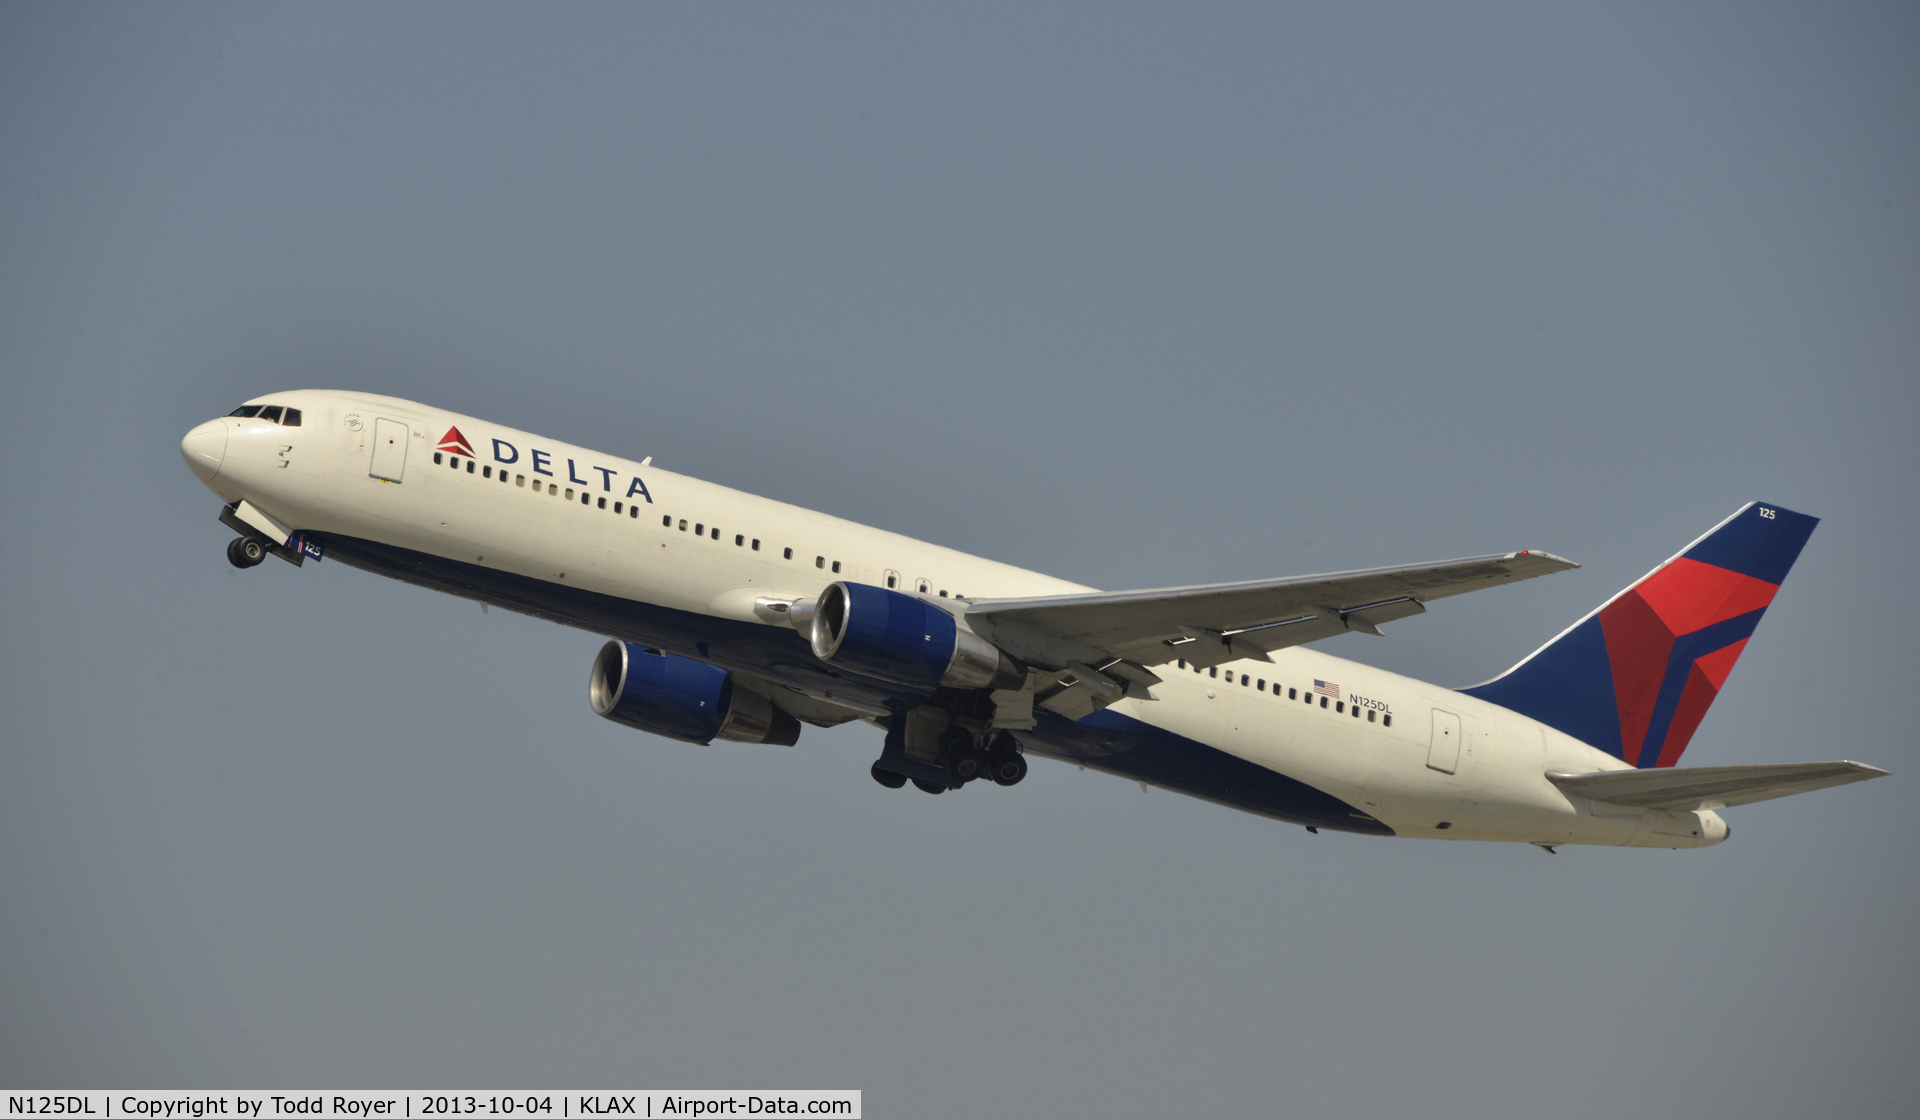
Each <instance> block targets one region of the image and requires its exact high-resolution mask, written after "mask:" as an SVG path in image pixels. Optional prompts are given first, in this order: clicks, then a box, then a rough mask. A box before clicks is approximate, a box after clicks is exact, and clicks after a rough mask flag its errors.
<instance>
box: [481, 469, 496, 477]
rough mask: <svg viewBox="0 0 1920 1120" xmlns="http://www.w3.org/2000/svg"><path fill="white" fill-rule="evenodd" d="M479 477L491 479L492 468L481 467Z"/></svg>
mask: <svg viewBox="0 0 1920 1120" xmlns="http://www.w3.org/2000/svg"><path fill="white" fill-rule="evenodd" d="M480 477H481V478H492V477H493V468H492V467H481V468H480Z"/></svg>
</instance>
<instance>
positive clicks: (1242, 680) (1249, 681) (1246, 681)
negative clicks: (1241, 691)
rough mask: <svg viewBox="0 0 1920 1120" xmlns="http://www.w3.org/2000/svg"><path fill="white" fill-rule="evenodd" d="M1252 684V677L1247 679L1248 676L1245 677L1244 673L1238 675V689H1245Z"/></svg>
mask: <svg viewBox="0 0 1920 1120" xmlns="http://www.w3.org/2000/svg"><path fill="white" fill-rule="evenodd" d="M1252 683H1253V678H1252V677H1249V676H1247V675H1246V674H1245V673H1242V674H1240V687H1241V688H1245V687H1247V686H1248V685H1250V684H1252Z"/></svg>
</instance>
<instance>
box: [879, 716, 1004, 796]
mask: <svg viewBox="0 0 1920 1120" xmlns="http://www.w3.org/2000/svg"><path fill="white" fill-rule="evenodd" d="M893 739H894V735H892V734H891V733H890V734H889V736H888V740H889V742H888V749H887V750H886V751H885V752H883V753H882V754H881V756H880V760H879V761H877V762H875V763H874V764H873V769H872V771H871V773H872V775H873V780H874V781H876V782H879V783H880V784H881V785H883V786H885V787H887V788H888V789H899V788H900V787H902V786H904V785H906V784H907V782H908V781H912V782H913V784H914V785H915V786H916V787H918V788H919V789H921V790H924V791H925V792H927V793H945V792H947V791H948V790H950V789H959V788H960V787H961V786H964V785H966V784H967V783H968V782H972V781H976V780H978V779H981V778H985V779H987V780H989V781H991V782H993V783H994V784H995V785H1002V786H1012V785H1018V784H1020V780H1021V779H1022V778H1025V777H1026V776H1027V760H1026V757H1025V756H1024V755H1022V754H1021V753H1020V745H1019V743H1017V742H1016V741H1015V740H1014V738H1013V736H1012V735H1010V734H1008V733H1007V732H1005V731H1000V732H990V733H989V734H988V735H987V736H985V737H984V739H983V737H982V736H979V735H976V734H975V733H974V732H973V731H971V730H969V729H968V728H966V727H963V726H959V725H954V726H950V727H948V728H947V729H946V730H944V731H942V732H940V735H939V737H938V739H937V740H936V741H935V744H934V748H935V749H934V751H933V752H931V754H932V757H931V758H928V757H926V753H925V752H902V753H901V754H900V755H899V756H898V757H896V748H895V745H894V743H893ZM914 753H919V754H921V757H920V758H919V759H915V758H913V757H912V755H913V754H914ZM896 767H897V769H896ZM900 770H912V771H915V773H913V774H911V775H908V774H902V773H900Z"/></svg>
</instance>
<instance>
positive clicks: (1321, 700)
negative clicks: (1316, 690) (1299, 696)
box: [1320, 696, 1327, 708]
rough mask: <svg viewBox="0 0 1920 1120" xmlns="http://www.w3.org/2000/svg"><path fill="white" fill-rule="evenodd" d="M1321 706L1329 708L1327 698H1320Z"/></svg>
mask: <svg viewBox="0 0 1920 1120" xmlns="http://www.w3.org/2000/svg"><path fill="white" fill-rule="evenodd" d="M1320 706H1321V707H1323V708H1324V707H1326V706H1327V698H1326V697H1324V696H1322V697H1321V698H1320Z"/></svg>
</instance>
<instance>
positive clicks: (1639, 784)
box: [1547, 762, 1887, 809]
mask: <svg viewBox="0 0 1920 1120" xmlns="http://www.w3.org/2000/svg"><path fill="white" fill-rule="evenodd" d="M1886 776H1887V772H1886V771H1885V770H1882V769H1880V768H1878V767H1875V766H1868V765H1865V764H1864V763H1859V762H1789V763H1785V764H1782V765H1774V766H1689V767H1684V768H1682V767H1666V768H1664V769H1659V770H1602V771H1600V772H1598V773H1594V774H1568V773H1565V772H1564V771H1559V770H1550V771H1548V772H1547V780H1548V781H1549V782H1552V783H1553V784H1554V785H1556V786H1558V787H1559V788H1560V789H1561V791H1562V792H1565V793H1572V794H1578V795H1579V796H1581V797H1590V798H1592V799H1594V800H1595V801H1606V802H1609V803H1611V804H1614V805H1629V806H1632V807H1634V808H1639V809H1721V808H1725V807H1726V806H1728V805H1749V804H1752V803H1753V802H1755V801H1770V800H1772V799H1773V798H1776V797H1786V796H1788V795H1790V794H1795V793H1806V792H1807V791H1808V790H1815V789H1825V788H1826V787H1828V786H1840V785H1846V784H1847V783H1848V782H1864V781H1866V780H1867V779H1868V778H1884V777H1886Z"/></svg>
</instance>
